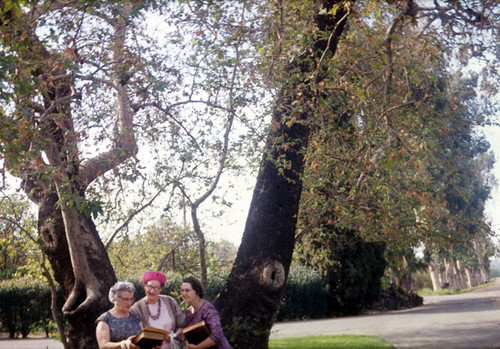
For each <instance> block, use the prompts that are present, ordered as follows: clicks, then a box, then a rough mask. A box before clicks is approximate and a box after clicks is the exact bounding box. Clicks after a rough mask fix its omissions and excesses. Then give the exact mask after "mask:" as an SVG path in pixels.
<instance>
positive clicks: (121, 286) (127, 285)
mask: <svg viewBox="0 0 500 349" xmlns="http://www.w3.org/2000/svg"><path fill="white" fill-rule="evenodd" d="M122 292H130V293H132V294H133V293H134V292H135V286H134V284H133V283H131V282H130V281H118V282H117V283H116V284H114V285H113V286H111V288H110V289H109V300H110V301H111V303H114V302H115V300H116V299H117V298H118V297H120V294H121V293H122Z"/></svg>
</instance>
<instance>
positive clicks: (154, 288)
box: [146, 284, 163, 291]
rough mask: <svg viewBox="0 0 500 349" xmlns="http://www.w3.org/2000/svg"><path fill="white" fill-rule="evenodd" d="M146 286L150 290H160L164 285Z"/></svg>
mask: <svg viewBox="0 0 500 349" xmlns="http://www.w3.org/2000/svg"><path fill="white" fill-rule="evenodd" d="M146 288H147V289H148V290H150V291H158V290H161V289H162V288H163V287H162V286H152V285H147V284H146Z"/></svg>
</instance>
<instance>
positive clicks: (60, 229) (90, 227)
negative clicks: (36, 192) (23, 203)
mask: <svg viewBox="0 0 500 349" xmlns="http://www.w3.org/2000/svg"><path fill="white" fill-rule="evenodd" d="M57 201H59V198H58V196H57V194H56V193H55V189H54V192H52V193H47V194H46V195H45V196H44V197H43V198H41V200H40V201H39V202H38V205H39V210H38V229H39V233H40V234H41V236H42V239H43V242H44V245H45V253H46V254H47V257H48V259H49V261H50V263H51V265H52V269H53V271H54V277H55V279H56V281H57V282H58V283H59V284H60V285H61V289H62V292H63V295H64V298H65V299H67V300H68V299H72V300H73V302H71V303H70V302H68V301H67V302H66V304H65V306H64V308H63V314H64V315H65V318H66V319H67V320H68V324H69V333H68V348H97V342H96V338H95V319H96V318H97V317H98V316H99V315H100V314H101V313H102V312H104V311H105V310H107V309H109V308H110V307H111V304H110V303H109V300H108V297H107V294H108V291H109V288H110V287H111V286H112V285H113V284H114V283H115V282H116V277H115V274H114V271H113V268H112V266H111V263H110V261H109V258H108V256H107V254H106V250H105V249H104V245H103V244H102V242H101V240H100V238H99V236H98V234H97V231H96V229H95V226H94V223H93V222H92V220H91V219H90V218H89V217H86V216H84V215H82V214H78V223H79V226H80V229H79V233H80V236H79V239H78V245H79V248H81V249H82V251H85V255H86V258H87V261H88V265H89V269H90V271H91V273H88V274H87V275H86V276H85V280H86V281H89V282H88V284H87V285H85V284H83V283H81V282H77V281H76V278H75V271H74V270H73V264H72V262H71V257H70V253H69V248H68V241H67V237H66V230H65V225H64V222H63V218H62V214H61V210H60V208H58V206H57V204H56V203H57ZM91 280H94V282H91ZM95 280H99V282H95ZM91 294H92V295H93V296H91ZM70 296H72V297H71V298H70Z"/></svg>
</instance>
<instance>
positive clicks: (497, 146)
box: [484, 126, 500, 240]
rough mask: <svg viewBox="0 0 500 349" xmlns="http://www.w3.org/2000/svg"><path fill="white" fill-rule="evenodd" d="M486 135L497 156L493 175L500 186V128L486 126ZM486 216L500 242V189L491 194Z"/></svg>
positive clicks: (494, 189)
mask: <svg viewBox="0 0 500 349" xmlns="http://www.w3.org/2000/svg"><path fill="white" fill-rule="evenodd" d="M484 134H485V136H486V139H488V141H489V142H490V145H491V149H492V151H493V153H494V155H495V160H496V161H495V165H494V167H493V171H492V172H493V175H494V176H495V178H496V180H497V183H499V185H500V126H485V127H484ZM485 215H486V217H488V218H489V219H490V221H491V225H492V228H493V230H494V231H495V232H496V235H497V240H500V187H499V186H496V187H494V188H493V190H492V192H491V198H490V199H489V200H488V201H487V202H486V207H485Z"/></svg>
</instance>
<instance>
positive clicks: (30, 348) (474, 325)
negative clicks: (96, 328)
mask: <svg viewBox="0 0 500 349" xmlns="http://www.w3.org/2000/svg"><path fill="white" fill-rule="evenodd" d="M327 334H333V335H335V334H362V335H369V336H377V337H381V338H384V339H385V340H386V341H387V342H389V343H391V344H392V345H394V347H396V348H426V349H430V348H436V349H438V348H439V349H448V348H450V349H451V348H470V349H476V348H477V349H484V348H500V279H497V281H496V283H495V284H494V285H492V286H489V287H487V288H483V289H480V290H475V291H472V292H468V293H464V294H461V295H454V296H440V297H426V298H425V299H424V305H423V306H422V307H418V308H415V309H410V310H403V311H396V312H389V313H383V314H377V315H367V316H354V317H347V318H338V319H329V320H311V321H294V322H283V323H277V324H275V325H274V326H273V328H272V332H271V338H281V337H297V336H309V335H327ZM0 349H63V346H62V344H61V343H60V342H58V341H56V340H52V339H45V338H32V339H16V340H8V339H0Z"/></svg>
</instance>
